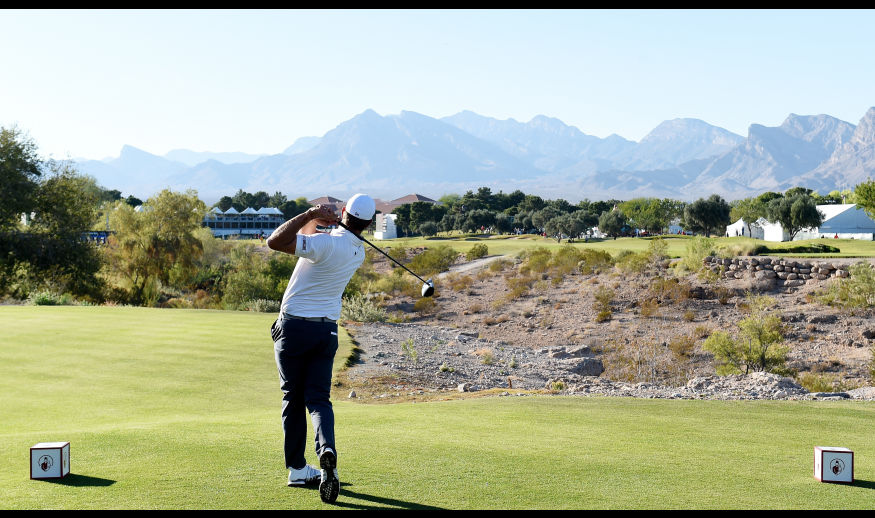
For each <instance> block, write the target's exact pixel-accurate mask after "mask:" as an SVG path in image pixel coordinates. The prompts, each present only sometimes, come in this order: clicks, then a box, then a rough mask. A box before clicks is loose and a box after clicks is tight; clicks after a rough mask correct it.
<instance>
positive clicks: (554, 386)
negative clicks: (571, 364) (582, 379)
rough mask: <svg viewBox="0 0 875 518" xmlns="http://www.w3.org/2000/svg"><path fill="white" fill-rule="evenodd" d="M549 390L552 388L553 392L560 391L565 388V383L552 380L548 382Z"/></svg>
mask: <svg viewBox="0 0 875 518" xmlns="http://www.w3.org/2000/svg"><path fill="white" fill-rule="evenodd" d="M550 390H552V391H553V392H562V391H563V390H565V383H563V382H561V381H554V382H553V383H551V384H550Z"/></svg>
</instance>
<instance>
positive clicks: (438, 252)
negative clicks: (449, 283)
mask: <svg viewBox="0 0 875 518" xmlns="http://www.w3.org/2000/svg"><path fill="white" fill-rule="evenodd" d="M458 257H459V252H457V251H455V250H453V249H452V248H451V247H449V246H447V245H439V246H436V247H434V248H429V249H428V250H426V251H425V252H422V253H421V254H419V255H417V256H416V257H414V258H413V259H412V260H411V261H410V265H409V268H410V269H411V270H413V271H414V272H416V273H418V274H419V275H420V276H422V277H426V276H428V275H435V274H438V273H440V272H445V271H447V270H449V269H450V265H452V264H453V263H454V262H455V261H456V259H457V258H458Z"/></svg>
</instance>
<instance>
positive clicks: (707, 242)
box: [677, 236, 717, 272]
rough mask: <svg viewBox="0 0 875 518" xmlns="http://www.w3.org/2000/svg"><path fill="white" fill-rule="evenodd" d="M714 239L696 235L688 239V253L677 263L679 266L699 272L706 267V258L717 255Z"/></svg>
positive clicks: (688, 270) (685, 269)
mask: <svg viewBox="0 0 875 518" xmlns="http://www.w3.org/2000/svg"><path fill="white" fill-rule="evenodd" d="M714 243H715V241H714V240H713V239H710V238H707V237H704V236H696V237H694V238H692V239H690V240H688V241H687V251H686V254H684V256H683V257H682V258H681V260H680V261H678V263H677V268H679V269H680V270H682V271H687V272H698V271H700V270H701V269H702V268H704V263H705V258H706V257H708V256H713V255H717V250H716V248H715V245H714Z"/></svg>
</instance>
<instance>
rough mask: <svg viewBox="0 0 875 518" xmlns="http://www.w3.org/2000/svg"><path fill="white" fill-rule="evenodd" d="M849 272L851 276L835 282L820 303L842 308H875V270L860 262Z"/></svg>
mask: <svg viewBox="0 0 875 518" xmlns="http://www.w3.org/2000/svg"><path fill="white" fill-rule="evenodd" d="M848 272H850V274H851V276H850V277H846V278H844V279H839V280H837V281H836V282H833V283H832V284H831V285H830V287H829V289H828V290H827V291H826V293H825V294H823V295H822V296H821V297H820V301H821V302H823V303H824V304H828V305H830V306H837V307H841V308H871V307H875V268H873V267H872V266H871V265H869V264H867V263H865V262H860V263H857V264H855V265H852V266H851V267H850V268H848Z"/></svg>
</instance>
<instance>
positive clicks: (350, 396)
mask: <svg viewBox="0 0 875 518" xmlns="http://www.w3.org/2000/svg"><path fill="white" fill-rule="evenodd" d="M347 397H348V398H349V399H354V398H355V397H356V394H355V390H353V391H352V392H350V393H349V396H347Z"/></svg>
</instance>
